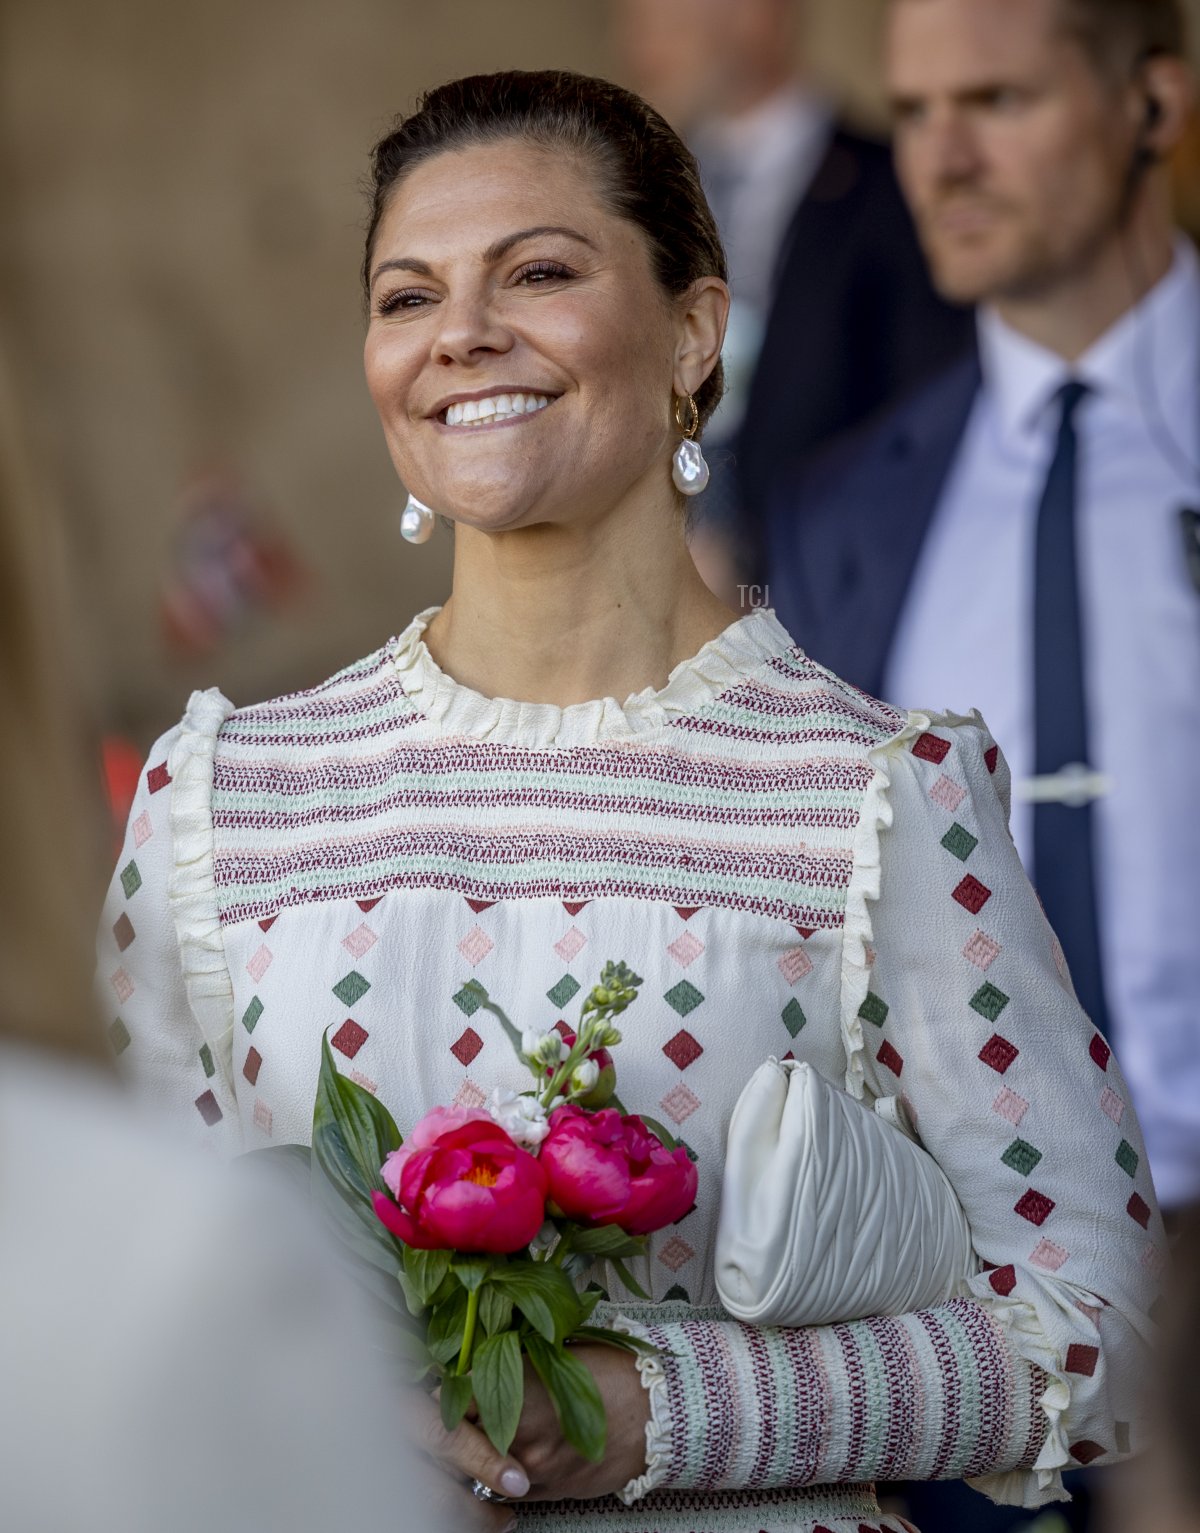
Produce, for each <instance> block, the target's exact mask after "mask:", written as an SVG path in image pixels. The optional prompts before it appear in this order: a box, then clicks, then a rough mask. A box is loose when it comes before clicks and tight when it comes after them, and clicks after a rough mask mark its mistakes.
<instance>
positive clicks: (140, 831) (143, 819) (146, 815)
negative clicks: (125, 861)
mask: <svg viewBox="0 0 1200 1533" xmlns="http://www.w3.org/2000/svg"><path fill="white" fill-rule="evenodd" d="M153 834H154V826H153V825H152V824H151V823H150V811H149V810H147V809H143V810H142V812H141V814H139V815H138V817H137V819H136V820H134V822H133V840H134V845H135V846H145V844H146V842H147V841H149V839H150V837H151V836H152V835H153Z"/></svg>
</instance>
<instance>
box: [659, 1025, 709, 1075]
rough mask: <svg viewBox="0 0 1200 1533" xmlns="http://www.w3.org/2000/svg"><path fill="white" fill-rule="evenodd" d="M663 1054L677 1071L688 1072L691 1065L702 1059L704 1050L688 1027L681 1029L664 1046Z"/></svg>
mask: <svg viewBox="0 0 1200 1533" xmlns="http://www.w3.org/2000/svg"><path fill="white" fill-rule="evenodd" d="M663 1053H664V1054H665V1055H666V1056H667V1058H668V1059H669V1060H670V1061H671V1063H672V1064H673V1065H674V1066H675V1068H676V1069H677V1070H686V1069H687V1067H688V1066H689V1065H690V1064H694V1063H695V1061H696V1060H697V1059H699V1058H700V1056H701V1054H703V1053H704V1049H703V1047H702V1046H701V1045H700V1044H698V1043H697V1042H696V1040H695V1039H694V1038H693V1037H692V1035H691V1033H689V1032H688V1030H687V1028H686V1027H681V1028H680V1029H679V1031H678V1032H677V1033H676V1034H675V1036H674V1038H672V1039H671V1040H670V1041H669V1042H667V1043H664V1044H663Z"/></svg>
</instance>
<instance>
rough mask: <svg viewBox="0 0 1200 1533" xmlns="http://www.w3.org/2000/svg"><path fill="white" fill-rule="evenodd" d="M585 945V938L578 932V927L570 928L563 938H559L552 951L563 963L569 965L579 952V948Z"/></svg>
mask: <svg viewBox="0 0 1200 1533" xmlns="http://www.w3.org/2000/svg"><path fill="white" fill-rule="evenodd" d="M586 945H587V938H586V937H585V936H584V935H583V933H582V932H581V931H580V930H579V928H578V926H572V928H571V930H570V931H569V932H567V934H566V936H565V937H560V938H559V939H558V941H557V942H556V943H555V944H554V951H555V952H556V953H557V954H558V956H559V957H560V958H561V959H562V961H563V963H565V964H569V963H570V962H571V961H572V959H573V958H574V957H575V955H576V953H578V952H579V949H580V948H581V947H585V946H586Z"/></svg>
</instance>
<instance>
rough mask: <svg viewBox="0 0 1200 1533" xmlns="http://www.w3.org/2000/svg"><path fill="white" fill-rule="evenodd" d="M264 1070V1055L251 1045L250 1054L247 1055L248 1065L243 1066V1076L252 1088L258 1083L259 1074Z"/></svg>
mask: <svg viewBox="0 0 1200 1533" xmlns="http://www.w3.org/2000/svg"><path fill="white" fill-rule="evenodd" d="M261 1069H262V1055H261V1054H260V1053H259V1052H258V1050H257V1049H256V1048H255V1047H254V1046H253V1045H251V1047H250V1052H249V1053H248V1054H247V1055H246V1063H245V1064H244V1065H243V1066H242V1074H243V1075H244V1076H245V1077H246V1079H247V1080H248V1081H249V1082H250V1084H251V1085H252V1086H254V1085H256V1084H257V1082H258V1072H259V1071H260V1070H261Z"/></svg>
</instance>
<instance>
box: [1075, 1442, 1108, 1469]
mask: <svg viewBox="0 0 1200 1533" xmlns="http://www.w3.org/2000/svg"><path fill="white" fill-rule="evenodd" d="M1107 1451H1108V1450H1107V1449H1106V1448H1102V1447H1101V1446H1100V1444H1099V1443H1097V1442H1093V1441H1092V1440H1091V1438H1088V1437H1085V1438H1084V1440H1083V1441H1082V1442H1080V1443H1072V1444H1071V1449H1070V1452H1071V1457H1072V1458H1073V1459H1076V1460H1078V1462H1079V1463H1081V1464H1090V1463H1092V1462H1093V1461H1094V1460H1095V1459H1098V1458H1103V1457H1104V1455H1105V1453H1106V1452H1107Z"/></svg>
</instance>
